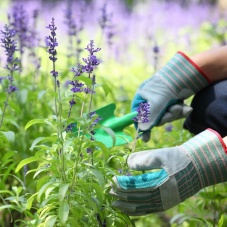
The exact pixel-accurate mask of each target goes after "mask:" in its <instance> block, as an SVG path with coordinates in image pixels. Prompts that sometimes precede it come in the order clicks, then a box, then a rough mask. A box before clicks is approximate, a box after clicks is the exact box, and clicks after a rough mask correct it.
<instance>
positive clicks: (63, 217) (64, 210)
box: [58, 202, 69, 225]
mask: <svg viewBox="0 0 227 227" xmlns="http://www.w3.org/2000/svg"><path fill="white" fill-rule="evenodd" d="M58 216H59V220H60V223H61V225H64V224H65V223H66V221H67V219H68V216H69V204H68V203H67V202H63V203H61V205H60V207H59V212H58Z"/></svg>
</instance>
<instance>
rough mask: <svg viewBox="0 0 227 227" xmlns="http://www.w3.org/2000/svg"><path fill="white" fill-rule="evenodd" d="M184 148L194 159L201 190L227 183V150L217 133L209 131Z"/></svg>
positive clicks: (192, 140) (186, 144)
mask: <svg viewBox="0 0 227 227" xmlns="http://www.w3.org/2000/svg"><path fill="white" fill-rule="evenodd" d="M182 148H183V149H184V150H185V151H186V153H187V155H188V156H190V158H191V159H192V162H193V164H194V166H195V168H196V171H197V173H198V175H199V181H200V185H201V188H204V187H207V186H210V185H214V184H218V183H221V182H225V181H227V174H226V171H227V148H226V145H225V143H224V142H223V140H222V138H221V136H220V135H219V134H218V133H217V132H216V131H214V130H212V129H207V130H205V131H203V132H202V133H200V134H198V135H197V136H195V137H193V138H192V139H190V140H189V141H187V142H186V143H184V144H183V145H182Z"/></svg>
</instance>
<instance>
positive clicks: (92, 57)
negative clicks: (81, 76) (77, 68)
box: [82, 40, 101, 77]
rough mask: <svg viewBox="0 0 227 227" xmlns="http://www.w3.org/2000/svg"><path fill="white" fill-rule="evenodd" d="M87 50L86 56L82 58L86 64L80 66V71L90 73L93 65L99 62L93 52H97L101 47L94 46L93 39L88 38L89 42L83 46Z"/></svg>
mask: <svg viewBox="0 0 227 227" xmlns="http://www.w3.org/2000/svg"><path fill="white" fill-rule="evenodd" d="M85 50H87V51H88V52H89V54H90V55H89V56H88V57H87V58H83V61H84V62H85V63H86V65H83V66H82V71H83V72H86V73H88V74H89V77H90V74H91V73H92V72H93V71H94V69H95V67H96V66H97V65H99V64H100V61H99V60H98V59H97V57H96V56H95V55H94V53H96V52H99V51H100V50H101V48H96V49H95V48H94V41H93V40H90V43H89V44H88V45H87V47H86V48H85Z"/></svg>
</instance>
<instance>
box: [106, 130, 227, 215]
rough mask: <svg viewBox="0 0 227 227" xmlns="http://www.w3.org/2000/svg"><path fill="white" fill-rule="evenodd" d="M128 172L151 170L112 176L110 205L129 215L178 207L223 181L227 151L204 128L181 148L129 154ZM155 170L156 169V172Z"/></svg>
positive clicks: (219, 140) (217, 136)
mask: <svg viewBox="0 0 227 227" xmlns="http://www.w3.org/2000/svg"><path fill="white" fill-rule="evenodd" d="M128 165H129V167H130V168H131V169H134V170H138V171H144V170H154V169H156V170H155V171H153V172H147V173H144V174H141V175H137V176H115V177H114V178H113V181H114V184H113V186H112V189H111V191H110V194H112V195H113V196H116V197H117V198H118V200H117V201H115V202H114V203H113V206H114V207H116V208H118V209H120V210H122V211H123V212H125V213H127V214H128V215H131V216H139V215H145V214H149V213H154V212H160V211H164V210H167V209H170V208H171V207H174V206H176V205H178V204H179V203H181V202H183V201H184V200H185V199H187V198H189V197H191V196H193V195H194V194H195V193H197V192H198V191H199V190H200V189H202V188H205V187H207V186H210V185H214V184H217V183H220V182H225V181H227V148H226V146H225V144H224V142H223V140H222V138H221V137H220V135H219V134H218V133H217V132H215V131H213V130H211V129H207V130H205V131H203V132H202V133H200V134H198V135H196V136H195V137H193V138H192V139H190V140H189V141H187V142H186V143H184V144H182V145H181V146H177V147H172V148H163V149H155V150H147V151H142V152H137V153H132V154H131V155H130V156H129V158H128ZM158 169H159V170H158Z"/></svg>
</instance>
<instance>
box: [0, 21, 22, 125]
mask: <svg viewBox="0 0 227 227" xmlns="http://www.w3.org/2000/svg"><path fill="white" fill-rule="evenodd" d="M1 35H2V37H1V43H2V47H3V48H4V49H5V54H6V56H7V64H6V66H5V68H6V69H7V70H8V76H7V78H8V87H7V89H6V93H7V96H6V101H5V102H4V108H3V112H2V117H1V120H0V129H1V127H2V124H3V119H4V116H5V112H6V108H7V106H8V100H9V97H10V95H11V94H12V93H13V92H15V91H17V90H18V88H17V87H16V86H15V85H14V83H13V81H14V78H13V73H14V72H15V71H19V70H20V67H19V63H20V61H19V59H18V58H17V57H15V56H14V54H15V52H16V51H17V47H16V42H15V40H14V35H15V30H13V29H11V28H10V27H9V26H8V25H5V26H4V30H2V31H1Z"/></svg>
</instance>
